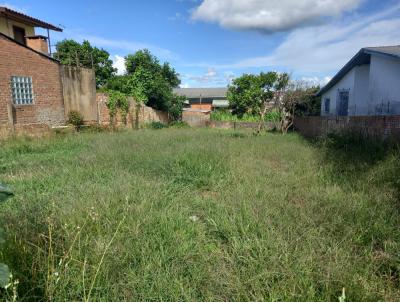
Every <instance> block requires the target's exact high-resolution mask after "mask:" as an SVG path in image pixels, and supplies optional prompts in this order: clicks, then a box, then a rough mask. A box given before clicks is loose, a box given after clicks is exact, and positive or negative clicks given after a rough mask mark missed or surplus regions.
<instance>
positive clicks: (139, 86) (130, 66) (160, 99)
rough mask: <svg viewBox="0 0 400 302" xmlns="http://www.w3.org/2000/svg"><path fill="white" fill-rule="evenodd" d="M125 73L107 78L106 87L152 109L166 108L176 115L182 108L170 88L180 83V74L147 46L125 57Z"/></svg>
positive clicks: (179, 100)
mask: <svg viewBox="0 0 400 302" xmlns="http://www.w3.org/2000/svg"><path fill="white" fill-rule="evenodd" d="M125 67H126V74H125V75H122V76H115V77H113V78H112V79H110V80H109V81H108V83H107V85H106V89H108V90H115V91H120V92H123V93H125V94H127V95H131V96H133V97H134V98H135V99H136V101H138V102H142V103H144V104H146V105H147V106H150V107H152V108H154V109H158V110H163V111H167V112H169V113H170V115H171V117H173V118H179V117H180V114H181V112H182V108H183V101H184V100H182V99H181V98H178V97H177V96H174V95H173V91H172V90H173V88H175V87H178V86H179V84H180V83H181V81H180V79H179V74H178V73H177V72H176V71H175V69H174V68H172V67H171V66H170V64H169V63H163V64H161V63H160V61H159V60H158V58H157V57H155V56H154V55H153V54H151V52H150V51H149V50H147V49H144V50H139V51H137V52H136V53H135V54H130V55H127V56H126V57H125Z"/></svg>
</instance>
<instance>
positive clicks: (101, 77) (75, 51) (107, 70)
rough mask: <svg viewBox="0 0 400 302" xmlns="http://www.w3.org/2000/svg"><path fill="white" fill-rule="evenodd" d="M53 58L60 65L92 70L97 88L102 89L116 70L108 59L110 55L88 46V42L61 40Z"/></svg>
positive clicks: (102, 50)
mask: <svg viewBox="0 0 400 302" xmlns="http://www.w3.org/2000/svg"><path fill="white" fill-rule="evenodd" d="M54 56H55V58H56V59H58V60H60V62H61V64H65V65H73V66H79V67H86V68H92V67H93V68H94V71H95V73H96V86H97V88H100V87H103V86H104V85H105V84H106V83H107V82H108V81H109V80H110V79H111V78H112V77H113V76H114V75H115V72H116V69H115V68H114V67H113V62H112V60H111V59H110V54H109V53H108V52H107V51H106V50H104V49H99V48H97V47H93V46H92V45H90V43H89V41H86V40H85V41H83V43H82V44H80V43H78V42H76V41H74V40H63V41H61V42H58V43H57V45H56V53H55V54H54Z"/></svg>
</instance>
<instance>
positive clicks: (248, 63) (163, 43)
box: [0, 0, 400, 87]
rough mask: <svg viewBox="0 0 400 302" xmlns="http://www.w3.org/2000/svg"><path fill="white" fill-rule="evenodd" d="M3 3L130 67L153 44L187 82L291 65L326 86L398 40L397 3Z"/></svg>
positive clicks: (222, 81)
mask: <svg viewBox="0 0 400 302" xmlns="http://www.w3.org/2000/svg"><path fill="white" fill-rule="evenodd" d="M0 5H5V6H8V7H10V8H14V9H16V10H19V11H22V12H24V13H26V14H28V15H31V16H34V17H36V18H39V19H42V20H44V21H47V22H50V23H52V24H55V25H59V24H61V25H62V26H63V27H64V28H65V30H64V32H63V33H61V34H60V33H52V37H53V42H55V41H57V40H62V39H64V38H72V39H76V40H79V41H82V40H83V39H87V40H89V41H90V42H91V43H92V44H94V45H96V46H98V47H102V48H104V49H106V50H107V51H108V52H109V53H110V54H111V56H112V59H113V60H114V62H115V66H116V67H118V68H119V71H120V72H123V57H124V56H125V55H127V54H128V53H133V52H135V51H136V50H138V49H142V48H148V49H150V50H151V51H152V52H153V53H154V54H155V55H157V56H158V57H159V58H160V60H161V61H169V62H170V63H171V64H172V65H173V66H174V67H175V69H176V70H177V71H178V72H179V74H180V75H181V79H182V86H183V87H213V86H225V85H227V84H228V83H229V81H230V80H231V79H232V78H233V77H236V76H239V75H240V74H242V73H258V72H260V71H269V70H276V71H286V72H290V73H291V74H292V76H293V77H294V78H296V79H303V80H308V81H313V82H316V83H325V82H326V81H327V80H329V79H330V78H331V77H332V76H333V75H334V74H335V73H336V72H337V71H338V69H339V68H340V67H341V66H342V65H343V64H345V63H346V62H347V61H348V60H349V59H350V58H351V56H353V55H354V54H355V53H356V52H357V51H358V50H359V49H360V48H361V47H364V46H378V45H399V44H400V2H399V1H398V0H381V1H378V0H279V1H277V0H147V1H142V0H140V1H139V0H137V1H129V0H114V1H88V0H87V1H85V0H80V1H78V0H70V1H47V0H34V1H33V0H32V1H19V0H15V1H14V0H8V1H6V2H4V1H1V0H0Z"/></svg>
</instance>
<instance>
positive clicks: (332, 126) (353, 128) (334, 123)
mask: <svg viewBox="0 0 400 302" xmlns="http://www.w3.org/2000/svg"><path fill="white" fill-rule="evenodd" d="M294 127H295V129H296V130H297V131H299V132H300V133H301V134H303V135H304V136H306V137H310V138H315V137H323V136H326V135H327V134H329V133H333V132H352V133H356V134H361V135H363V136H365V137H374V138H381V139H386V138H393V139H396V140H400V116H398V115H396V116H352V117H302V118H296V119H295V122H294Z"/></svg>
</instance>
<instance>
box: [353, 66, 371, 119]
mask: <svg viewBox="0 0 400 302" xmlns="http://www.w3.org/2000/svg"><path fill="white" fill-rule="evenodd" d="M354 72H355V76H354V102H353V103H352V104H351V105H349V116H355V115H368V99H369V90H368V89H369V77H370V65H369V64H364V65H361V66H357V67H355V68H354Z"/></svg>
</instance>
